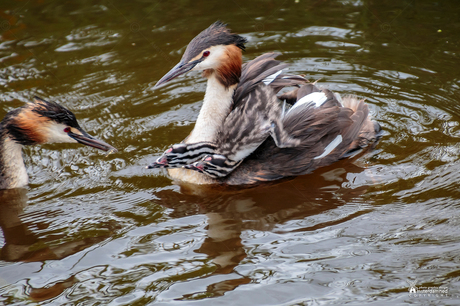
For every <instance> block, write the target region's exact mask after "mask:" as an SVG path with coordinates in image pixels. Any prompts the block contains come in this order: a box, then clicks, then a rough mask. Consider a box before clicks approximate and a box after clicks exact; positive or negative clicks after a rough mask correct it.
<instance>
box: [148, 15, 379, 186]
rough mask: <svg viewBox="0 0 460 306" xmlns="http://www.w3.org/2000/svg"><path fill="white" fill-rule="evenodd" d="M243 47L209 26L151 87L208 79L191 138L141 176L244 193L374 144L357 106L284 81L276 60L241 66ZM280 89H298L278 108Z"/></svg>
mask: <svg viewBox="0 0 460 306" xmlns="http://www.w3.org/2000/svg"><path fill="white" fill-rule="evenodd" d="M245 42H246V39H245V38H243V37H241V36H239V35H237V34H234V33H231V32H230V30H229V29H228V28H227V27H226V25H225V24H223V23H221V22H216V23H214V24H212V25H211V26H210V27H209V28H207V29H206V30H204V31H203V32H201V33H200V34H198V36H196V37H195V38H194V39H193V40H192V41H191V42H190V44H189V45H188V46H187V48H186V50H185V53H184V55H183V57H182V59H181V61H180V62H179V63H178V64H177V65H176V66H175V67H174V68H172V69H171V71H169V72H168V73H167V74H166V75H165V76H163V78H161V79H160V80H159V81H158V82H157V84H156V85H155V87H158V86H160V85H162V84H164V83H166V82H168V81H170V80H172V79H174V78H175V77H177V76H179V75H181V74H183V73H185V72H187V71H190V70H200V71H203V76H204V77H206V78H207V79H208V82H207V88H206V94H205V97H204V101H203V106H202V108H201V110H200V114H199V116H198V119H197V122H196V124H195V127H194V129H193V131H192V132H191V134H190V135H189V136H188V137H187V138H186V139H185V140H184V142H183V143H181V144H176V145H173V146H172V147H171V148H169V149H168V150H167V151H166V152H165V153H164V154H163V155H162V156H161V157H160V158H158V159H157V161H156V162H155V163H153V164H152V165H150V166H148V168H160V167H164V168H168V172H169V174H170V176H171V177H172V178H173V179H176V180H181V181H185V182H190V183H196V184H219V183H220V184H228V185H251V184H256V183H259V182H264V181H272V180H277V179H281V178H285V177H292V176H297V175H302V174H306V173H309V172H311V171H313V170H314V169H316V168H318V167H322V166H326V165H329V164H331V163H333V162H334V161H337V160H338V159H340V158H343V157H345V156H347V155H348V153H349V152H351V151H354V150H356V149H359V148H362V147H365V146H367V145H368V144H369V143H370V142H373V141H376V140H377V139H378V138H379V136H380V131H381V130H380V125H379V124H378V123H376V122H373V121H371V120H370V118H369V116H368V113H369V111H368V108H367V104H366V103H364V101H362V100H361V101H360V100H358V99H357V98H356V97H354V96H348V97H344V98H343V99H341V97H340V95H338V94H333V93H332V92H331V91H329V90H326V89H324V90H319V89H318V88H317V87H316V86H315V85H314V84H311V83H308V80H306V79H305V78H303V77H301V76H296V75H288V74H284V73H283V69H284V68H286V66H287V65H286V64H282V63H280V62H279V61H277V60H275V57H276V56H277V55H278V54H274V53H267V54H264V55H261V56H259V57H258V58H256V59H254V60H253V61H251V62H249V63H247V64H245V65H242V50H244V48H245V46H244V43H245ZM287 86H295V87H297V88H296V89H294V90H293V91H291V92H288V93H285V94H282V95H280V96H279V97H278V98H280V99H281V100H284V102H285V104H284V105H283V107H280V106H279V103H280V102H278V100H277V99H278V98H277V97H276V94H277V93H278V92H279V91H280V90H281V89H282V88H284V87H287ZM286 102H287V103H288V104H291V105H292V107H290V108H289V107H286ZM287 108H289V109H287ZM269 136H271V137H269ZM179 167H181V168H179Z"/></svg>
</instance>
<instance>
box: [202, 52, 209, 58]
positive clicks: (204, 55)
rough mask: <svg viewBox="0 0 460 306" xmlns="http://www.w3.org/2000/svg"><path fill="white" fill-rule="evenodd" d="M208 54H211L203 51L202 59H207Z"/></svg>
mask: <svg viewBox="0 0 460 306" xmlns="http://www.w3.org/2000/svg"><path fill="white" fill-rule="evenodd" d="M209 54H211V52H209V51H204V52H203V57H207V56H209Z"/></svg>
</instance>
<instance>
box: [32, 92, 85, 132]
mask: <svg viewBox="0 0 460 306" xmlns="http://www.w3.org/2000/svg"><path fill="white" fill-rule="evenodd" d="M34 104H35V106H34V107H33V108H32V111H33V112H35V113H37V114H39V115H40V116H42V117H47V118H49V119H51V120H53V121H55V122H56V123H62V124H65V125H68V126H71V127H74V128H78V127H80V126H79V125H78V122H77V118H75V115H74V114H73V113H72V112H71V111H69V110H68V109H67V108H65V107H63V106H61V105H59V104H57V103H55V102H49V101H45V100H43V99H41V98H39V97H34Z"/></svg>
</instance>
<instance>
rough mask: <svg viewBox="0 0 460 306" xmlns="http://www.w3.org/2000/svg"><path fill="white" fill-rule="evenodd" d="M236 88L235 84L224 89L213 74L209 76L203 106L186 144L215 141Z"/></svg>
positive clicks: (228, 111) (228, 110)
mask: <svg viewBox="0 0 460 306" xmlns="http://www.w3.org/2000/svg"><path fill="white" fill-rule="evenodd" d="M236 86H237V84H235V85H232V86H230V87H228V88H226V87H225V86H224V85H223V84H222V83H221V82H220V81H219V80H218V78H217V77H216V74H215V73H211V74H210V75H209V77H208V84H207V87H206V94H205V96H204V100H203V106H202V107H201V110H200V114H199V115H198V119H197V120H196V123H195V128H194V129H193V131H192V133H191V134H190V136H189V137H188V138H187V139H186V142H187V143H194V142H200V141H215V138H216V136H217V131H218V129H219V128H220V127H221V126H222V124H223V122H224V120H225V118H226V117H227V116H228V114H229V113H230V108H231V106H232V98H233V92H234V91H235V88H236Z"/></svg>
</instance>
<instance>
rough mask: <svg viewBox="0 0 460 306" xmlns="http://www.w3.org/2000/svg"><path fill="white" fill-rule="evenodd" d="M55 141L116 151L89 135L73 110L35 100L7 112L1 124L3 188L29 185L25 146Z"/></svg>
mask: <svg viewBox="0 0 460 306" xmlns="http://www.w3.org/2000/svg"><path fill="white" fill-rule="evenodd" d="M55 142H61V143H77V142H78V143H81V144H84V145H87V146H90V147H94V148H97V149H100V150H103V151H110V152H115V151H116V149H115V148H114V147H112V146H111V145H109V144H107V143H105V142H103V141H101V140H98V139H96V138H94V137H92V136H90V135H88V133H86V132H85V131H84V130H83V129H82V128H81V127H80V125H79V124H78V122H77V119H76V118H75V115H74V114H73V113H72V112H71V111H69V110H68V109H66V108H64V107H63V106H61V105H59V104H57V103H54V102H48V101H45V100H42V99H40V98H38V97H35V98H34V101H33V102H31V103H27V104H26V105H24V106H23V107H20V108H17V109H14V110H12V111H10V112H9V113H7V114H6V116H5V118H4V119H3V120H2V121H1V122H0V189H10V188H19V187H24V186H26V185H27V184H28V180H29V178H28V176H27V171H26V168H25V166H24V160H23V158H22V146H27V145H36V144H44V143H55Z"/></svg>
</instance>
